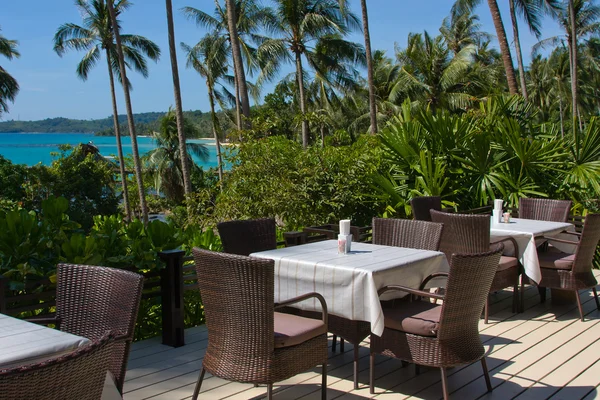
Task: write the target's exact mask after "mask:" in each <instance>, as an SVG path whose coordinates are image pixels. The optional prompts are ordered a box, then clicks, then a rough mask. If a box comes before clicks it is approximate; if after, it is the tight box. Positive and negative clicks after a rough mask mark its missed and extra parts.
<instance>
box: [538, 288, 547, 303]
mask: <svg viewBox="0 0 600 400" xmlns="http://www.w3.org/2000/svg"><path fill="white" fill-rule="evenodd" d="M538 292H539V294H540V303H543V302H545V301H546V288H545V287H543V286H538Z"/></svg>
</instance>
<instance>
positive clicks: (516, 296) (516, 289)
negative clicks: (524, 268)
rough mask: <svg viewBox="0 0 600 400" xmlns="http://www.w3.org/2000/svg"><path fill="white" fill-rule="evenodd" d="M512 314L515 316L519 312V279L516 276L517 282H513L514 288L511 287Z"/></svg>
mask: <svg viewBox="0 0 600 400" xmlns="http://www.w3.org/2000/svg"><path fill="white" fill-rule="evenodd" d="M513 312H514V313H515V314H516V313H518V312H519V277H518V276H517V280H516V281H515V286H514V287H513Z"/></svg>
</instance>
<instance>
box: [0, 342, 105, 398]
mask: <svg viewBox="0 0 600 400" xmlns="http://www.w3.org/2000/svg"><path fill="white" fill-rule="evenodd" d="M113 345H114V342H113V340H112V336H110V335H104V336H103V337H102V338H100V339H99V340H98V341H93V342H92V343H91V344H89V345H87V346H84V347H81V348H79V349H78V350H76V351H74V352H71V353H68V354H65V355H62V356H60V357H56V358H52V359H49V360H46V361H43V362H40V363H36V364H29V365H24V366H19V367H14V368H10V369H0V399H6V400H30V399H45V400H98V399H100V398H101V397H102V390H103V387H104V381H105V378H106V371H107V370H108V366H109V363H110V361H111V358H112V351H113Z"/></svg>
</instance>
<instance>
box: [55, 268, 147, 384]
mask: <svg viewBox="0 0 600 400" xmlns="http://www.w3.org/2000/svg"><path fill="white" fill-rule="evenodd" d="M56 273H57V282H56V316H57V318H59V319H60V329H61V330H62V331H65V332H69V333H72V334H74V335H78V336H83V337H86V338H88V339H90V340H98V339H99V338H100V337H102V336H103V335H104V334H105V332H106V331H110V332H112V334H113V335H115V337H116V338H118V341H117V342H116V343H115V344H114V345H113V357H112V359H111V363H110V371H111V373H112V374H113V375H114V377H115V381H116V384H117V388H118V389H119V391H120V392H122V390H123V382H124V379H125V371H126V367H127V359H128V357H129V347H130V346H131V341H132V340H133V334H134V327H135V322H136V319H137V314H138V309H139V306H140V299H141V296H142V288H143V282H144V278H143V276H142V275H140V274H136V273H133V272H130V271H125V270H122V269H117V268H108V267H98V266H91V265H76V264H59V265H58V267H57V271H56Z"/></svg>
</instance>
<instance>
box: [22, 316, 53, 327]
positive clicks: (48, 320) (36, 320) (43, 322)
mask: <svg viewBox="0 0 600 400" xmlns="http://www.w3.org/2000/svg"><path fill="white" fill-rule="evenodd" d="M25 321H27V322H31V323H34V324H38V325H51V324H54V325H56V327H57V328H60V322H61V320H60V318H56V317H45V318H27V319H25Z"/></svg>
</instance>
